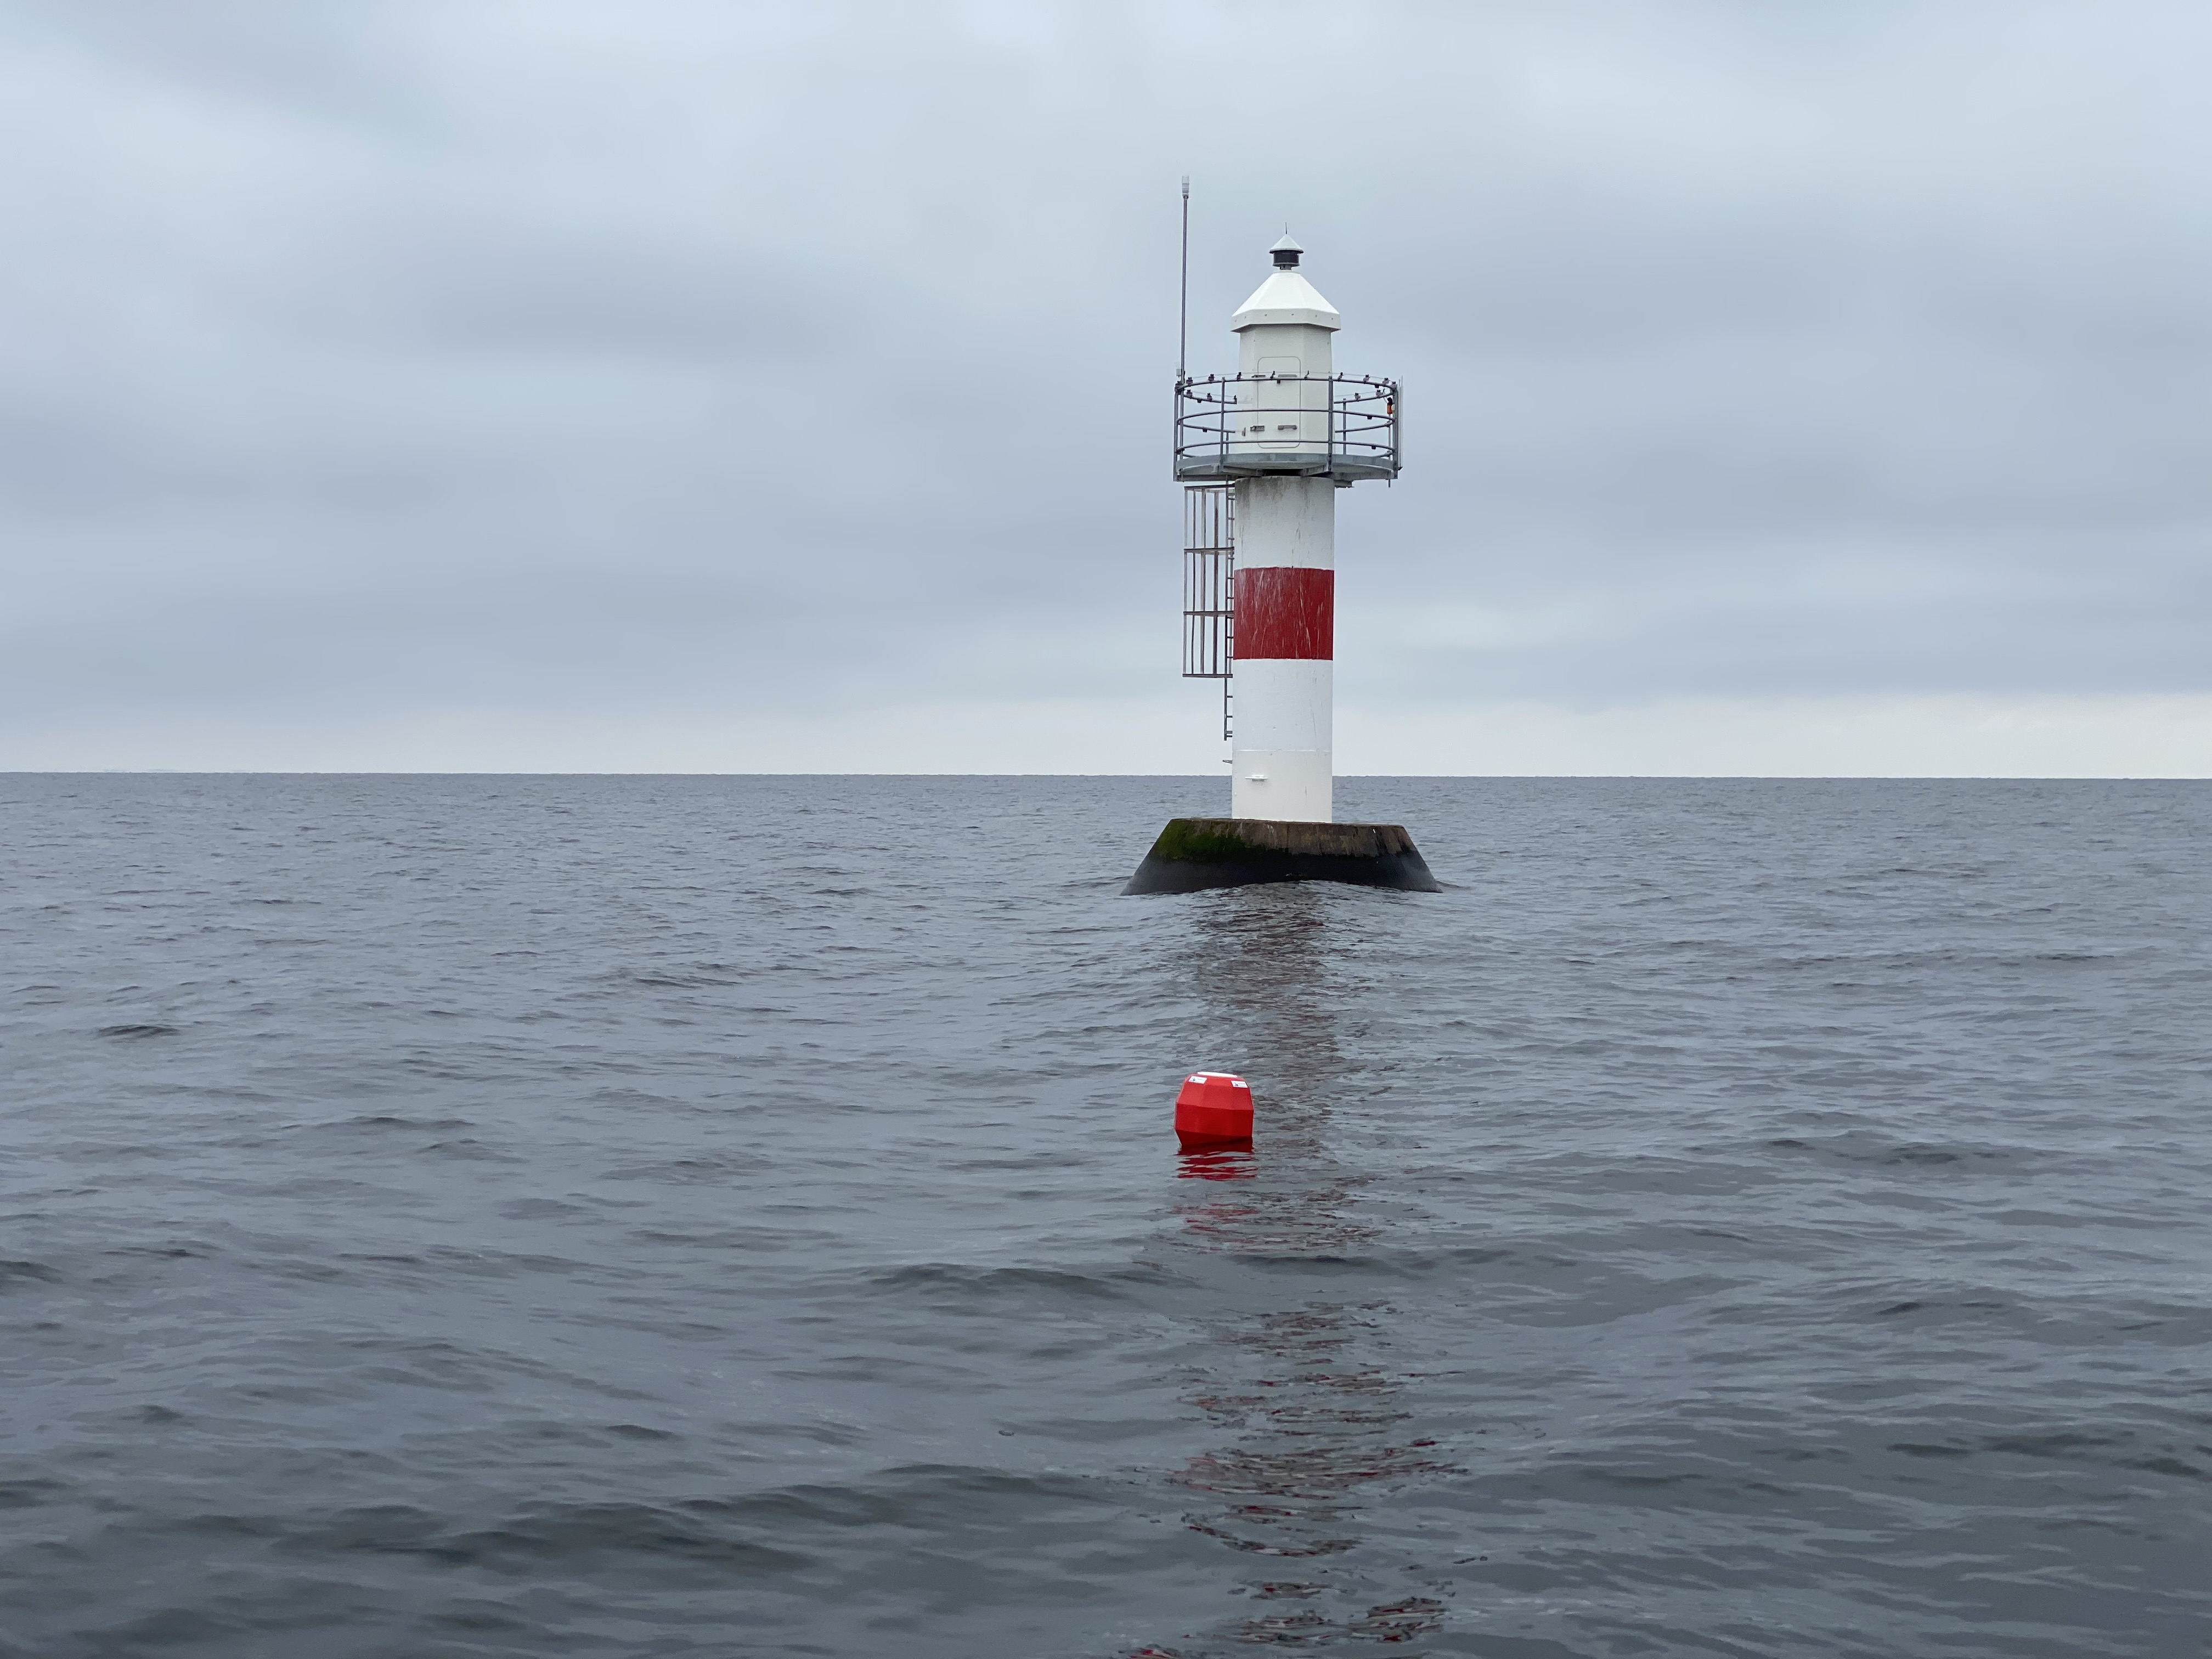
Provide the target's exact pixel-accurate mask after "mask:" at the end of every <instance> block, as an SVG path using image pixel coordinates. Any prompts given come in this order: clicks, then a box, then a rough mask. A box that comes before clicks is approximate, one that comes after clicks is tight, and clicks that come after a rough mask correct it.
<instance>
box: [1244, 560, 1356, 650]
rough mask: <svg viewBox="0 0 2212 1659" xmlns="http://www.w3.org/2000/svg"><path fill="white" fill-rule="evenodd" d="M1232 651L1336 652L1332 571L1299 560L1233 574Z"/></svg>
mask: <svg viewBox="0 0 2212 1659" xmlns="http://www.w3.org/2000/svg"><path fill="white" fill-rule="evenodd" d="M1236 617H1237V643H1236V647H1235V648H1236V653H1237V656H1238V657H1239V658H1242V659H1246V660H1248V661H1249V660H1257V659H1261V658H1267V657H1277V658H1281V657H1303V658H1306V659H1319V660H1321V661H1322V662H1328V661H1329V660H1331V659H1334V657H1335V655H1336V572H1334V570H1314V569H1310V568H1307V567H1305V566H1303V565H1291V564H1273V565H1261V566H1259V567H1258V568H1252V567H1249V566H1248V567H1247V568H1244V569H1242V570H1239V571H1238V572H1237V599H1236Z"/></svg>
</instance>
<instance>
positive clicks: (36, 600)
mask: <svg viewBox="0 0 2212 1659" xmlns="http://www.w3.org/2000/svg"><path fill="white" fill-rule="evenodd" d="M2208 84H2212V7H2207V6H2206V5H2204V4H2203V3H2202V0H2177V3H2170V4H2169V3H2157V0H2095V3H2091V0H2066V3H2056V4H2047V3H2039V0H1992V3H1977V0H1910V3H1887V0H1802V3H1782V0H1615V3H1582V0H1525V3H1517V4H1486V3H1470V0H1455V3H1449V4H1436V5H1419V4H1404V5H1395V6H1394V5H1381V4H1372V3H1363V4H1358V5H1349V6H1347V5H1332V6H1312V7H1307V6H1302V5H1298V4H1296V3H1285V0H1271V3H1267V4H1259V3H1243V4H1234V5H1206V4H1200V3H1192V0H1177V3H1172V4H1161V5H1120V4H1114V3H1109V0H1085V3H1081V4H1074V3H1069V4H1042V3H1038V4H1009V5H973V6H963V5H930V4H927V3H915V0H906V3H898V4H887V5H882V6H860V5H856V6H838V5H830V4H815V3H808V4H798V3H792V4H783V5H745V4H738V3H732V0H697V3H693V0H619V3H617V0H594V3H570V0H421V3H393V0H330V3H322V0H253V3H233V0H191V3H189V4H186V3H179V0H0V211H4V213H5V215H6V222H7V225H8V232H7V238H6V247H7V257H6V258H5V260H4V263H0V578H4V592H0V767H16V768H23V767H30V768H78V767H149V766H150V767H179V768H188V769H190V768H222V769H230V768H272V769H277V768H282V769H289V768H311V769H355V768H362V769H402V770H404V769H449V768H459V769H471V770H474V769H545V770H598V769H684V770H693V769H701V770H739V771H750V770H830V771H836V770H848V769H850V770H889V771H902V770H915V771H928V770H952V771H1192V772H1197V771H1212V772H1213V773H1216V774H1218V773H1219V772H1220V770H1221V768H1220V767H1219V765H1218V756H1219V754H1220V752H1221V749H1220V745H1219V744H1218V740H1217V739H1218V727H1217V726H1215V725H1214V724H1213V720H1212V714H1211V713H1210V708H1211V705H1212V699H1213V697H1214V696H1215V692H1214V689H1213V688H1212V687H1211V686H1210V685H1206V684H1198V683H1186V682H1184V681H1182V680H1181V679H1180V678H1177V674H1176V669H1177V665H1178V664H1177V617H1176V608H1177V605H1178V603H1179V601H1178V582H1179V574H1178V558H1179V555H1178V553H1177V543H1178V540H1179V535H1178V505H1177V490H1176V486H1175V484H1174V483H1172V481H1171V479H1170V477H1169V476H1168V465H1167V457H1166V429H1165V428H1166V420H1165V416H1166V410H1167V407H1168V394H1169V388H1170V380H1171V379H1172V375H1173V372H1174V368H1175V350H1176V209H1177V201H1176V181H1177V179H1178V176H1179V175H1181V174H1182V173H1189V174H1191V175H1192V178H1193V181H1194V182H1193V191H1194V199H1193V246H1192V271H1191V295H1192V340H1193V346H1192V356H1193V361H1194V366H1195V367H1197V368H1200V369H1201V370H1202V369H1206V368H1222V367H1227V366H1230V365H1231V364H1232V363H1233V341H1232V339H1231V336H1230V335H1229V334H1228V332H1227V327H1226V325H1227V319H1228V314H1229V313H1230V312H1231V310H1233V309H1234V307H1236V305H1237V302H1238V301H1241V300H1242V299H1243V296H1244V295H1246V294H1247V293H1248V292H1249V290H1250V289H1252V288H1253V287H1254V286H1255V285H1256V283H1258V282H1259V280H1260V279H1261V276H1263V275H1264V274H1265V272H1266V270H1267V259H1266V256H1265V252H1264V250H1265V248H1266V246H1267V244H1268V243H1269V242H1270V241H1272V240H1273V239H1274V237H1275V236H1277V235H1278V234H1280V233H1281V231H1282V229H1283V228H1284V226H1285V224H1286V223H1287V224H1288V225H1289V226H1290V228H1291V230H1292V231H1293V232H1294V233H1295V234H1297V237H1298V238H1299V240H1301V241H1302V242H1304V245H1305V246H1306V247H1307V249H1308V250H1309V252H1308V255H1307V260H1306V270H1307V272H1308V274H1309V275H1310V276H1311V277H1312V278H1313V280H1314V281H1315V283H1316V285H1317V286H1318V287H1319V288H1320V289H1322V292H1323V293H1324V294H1326V295H1328V297H1329V299H1330V300H1331V301H1333V302H1334V304H1335V305H1336V307H1338V309H1339V310H1340V312H1341V313H1343V316H1344V321H1345V326H1344V331H1343V332H1342V333H1341V334H1340V335H1339V337H1338V342H1337V366H1338V367H1339V368H1340V369H1348V370H1360V371H1368V372H1373V373H1379V374H1392V375H1395V376H1399V377H1401V378H1402V379H1403V380H1405V382H1406V383H1407V409H1408V426H1407V471H1406V474H1405V477H1403V478H1402V479H1401V481H1400V483H1398V484H1397V485H1396V486H1395V488H1391V489H1384V488H1383V487H1382V486H1380V485H1372V484H1370V485H1362V486H1360V487H1358V489H1354V490H1353V491H1352V492H1350V493H1349V495H1346V496H1344V497H1340V515H1339V535H1338V542H1339V566H1340V578H1339V580H1340V588H1339V593H1340V609H1339V615H1340V622H1339V635H1338V659H1339V661H1338V688H1339V709H1340V753H1339V769H1340V770H1343V771H1346V772H1363V771H1435V772H1460V771H1467V772H1490V771H1504V772H1518V773H1534V772H1590V771H1599V772H1781V773H1788V772H1898V773H1912V772H1969V773H1986V772H2013V773H2031V774H2032V773H2040V772H2055V773H2076V774H2078V773H2188V774H2195V775H2203V774H2204V773H2207V772H2212V575H2208V570H2209V569H2212V563H2209V562H2208V546H2212V541H2208V531H2212V465H2208V458H2212V445H2208V440H2212V391H2208V387H2212V381H2208V377H2207V373H2206V371H2207V368H2208V362H2212V353H2208V349H2207V348H2208V345H2212V182H2208V179H2212V173H2208V168H2207V164H2206V160H2207V155H2208V154H2212V99H2208V97H2207V96H2206V93H2205V88H2206V87H2207V85H2208Z"/></svg>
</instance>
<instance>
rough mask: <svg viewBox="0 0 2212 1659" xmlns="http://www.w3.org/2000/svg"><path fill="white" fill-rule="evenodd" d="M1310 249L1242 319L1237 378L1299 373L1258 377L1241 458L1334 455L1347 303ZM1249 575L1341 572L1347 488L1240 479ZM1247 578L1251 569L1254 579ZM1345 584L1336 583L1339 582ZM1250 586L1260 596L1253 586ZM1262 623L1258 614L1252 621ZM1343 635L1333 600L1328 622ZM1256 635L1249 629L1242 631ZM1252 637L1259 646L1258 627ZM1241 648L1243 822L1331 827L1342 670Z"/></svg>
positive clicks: (1236, 774) (1237, 790)
mask: <svg viewBox="0 0 2212 1659" xmlns="http://www.w3.org/2000/svg"><path fill="white" fill-rule="evenodd" d="M1271 252H1273V253H1274V254H1275V256H1276V264H1277V267H1278V268H1277V269H1276V270H1274V271H1273V273H1271V274H1270V275H1269V276H1268V277H1267V281H1266V282H1264V283H1261V284H1260V286H1259V287H1258V289H1255V290H1254V292H1253V295H1252V297H1251V298H1250V299H1249V300H1247V301H1245V302H1244V303H1243V305H1242V306H1240V307H1237V314H1236V315H1235V316H1234V317H1232V318H1231V319H1230V326H1231V328H1233V329H1234V330H1235V331H1237V372H1238V373H1239V374H1243V375H1246V376H1254V375H1257V376H1263V377H1264V376H1274V375H1281V376H1285V377H1292V378H1288V379H1285V380H1284V381H1282V382H1280V383H1273V382H1271V381H1269V380H1265V379H1263V380H1261V381H1259V382H1258V383H1257V384H1255V383H1254V382H1253V381H1252V380H1249V379H1248V380H1245V381H1244V382H1243V387H1242V391H1241V393H1240V401H1239V404H1238V410H1237V422H1236V434H1235V436H1234V437H1233V438H1232V440H1231V443H1230V446H1229V448H1230V453H1231V454H1232V455H1233V454H1239V453H1241V454H1245V455H1251V456H1265V457H1267V459H1269V460H1277V459H1279V460H1281V461H1282V462H1284V463H1285V464H1286V465H1296V464H1297V462H1298V461H1299V460H1301V459H1304V458H1306V457H1309V456H1310V457H1313V458H1314V459H1318V460H1322V461H1323V462H1326V460H1327V459H1328V454H1329V433H1328V421H1329V409H1328V396H1329V392H1328V381H1327V380H1326V379H1322V380H1311V379H1307V378H1304V377H1308V376H1323V377H1325V376H1327V375H1328V374H1332V373H1334V369H1333V368H1332V367H1331V358H1332V337H1333V336H1334V334H1335V332H1336V331H1337V330H1338V329H1339V328H1340V327H1341V326H1342V324H1341V321H1340V319H1339V318H1338V316H1337V313H1336V308H1335V307H1334V306H1332V305H1330V304H1329V302H1328V301H1327V300H1325V299H1323V298H1322V296H1321V294H1320V292H1319V290H1317V289H1316V288H1315V287H1314V285H1313V284H1312V283H1310V282H1308V281H1307V280H1306V279H1305V277H1304V276H1303V275H1302V274H1301V273H1300V272H1299V271H1298V270H1297V256H1298V255H1299V254H1300V253H1301V252H1304V249H1302V248H1300V247H1299V246H1298V245H1297V243H1296V242H1294V241H1292V240H1291V239H1290V238H1289V237H1288V236H1285V237H1284V238H1283V240H1281V241H1279V242H1278V243H1276V244H1275V246H1274V247H1273V250H1271ZM1274 568H1296V569H1307V570H1326V571H1329V572H1332V573H1333V572H1334V570H1335V568H1336V486H1335V483H1334V480H1333V479H1330V478H1328V477H1316V478H1310V477H1298V476H1297V475H1296V474H1279V475H1276V476H1273V477H1246V478H1240V479H1239V480H1237V571H1238V573H1239V574H1238V580H1239V583H1240V587H1243V586H1244V585H1245V584H1249V583H1252V582H1254V581H1255V579H1256V580H1260V581H1264V580H1266V573H1267V571H1268V570H1270V569H1274ZM1246 573H1249V574H1246ZM1330 580H1331V581H1332V582H1333V581H1334V577H1333V575H1332V577H1331V578H1330ZM1244 591H1246V592H1250V591H1252V590H1250V589H1249V588H1245V589H1244ZM1249 620H1250V621H1251V622H1253V623H1257V622H1258V621H1259V618H1258V617H1249ZM1328 623H1329V631H1330V632H1331V633H1332V634H1333V632H1334V614H1333V605H1332V607H1331V613H1330V615H1329V617H1328ZM1245 632H1246V630H1243V629H1240V633H1245ZM1246 637H1248V638H1249V639H1250V640H1251V642H1252V643H1253V644H1254V645H1255V646H1257V645H1261V644H1262V641H1261V638H1260V637H1259V636H1258V635H1257V633H1256V630H1255V631H1254V632H1252V633H1249V634H1247V635H1246ZM1243 643H1244V641H1243V639H1240V641H1239V649H1238V650H1237V653H1236V658H1235V662H1234V671H1235V675H1236V682H1235V684H1236V688H1237V690H1236V697H1237V720H1236V727H1235V732H1234V735H1233V737H1232V738H1231V749H1230V780H1231V781H1230V788H1229V811H1230V815H1231V817H1240V818H1274V819H1277V820H1281V821H1287V822H1292V823H1329V822H1331V821H1332V820H1333V819H1334V817H1335V778H1334V774H1335V739H1334V702H1335V664H1334V662H1333V661H1332V660H1331V657H1333V655H1334V651H1333V649H1332V650H1329V651H1327V652H1324V653H1322V654H1321V655H1319V656H1311V655H1303V654H1302V655H1296V656H1277V655H1273V654H1267V655H1257V654H1248V653H1246V651H1245V650H1244V649H1243Z"/></svg>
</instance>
